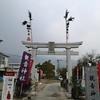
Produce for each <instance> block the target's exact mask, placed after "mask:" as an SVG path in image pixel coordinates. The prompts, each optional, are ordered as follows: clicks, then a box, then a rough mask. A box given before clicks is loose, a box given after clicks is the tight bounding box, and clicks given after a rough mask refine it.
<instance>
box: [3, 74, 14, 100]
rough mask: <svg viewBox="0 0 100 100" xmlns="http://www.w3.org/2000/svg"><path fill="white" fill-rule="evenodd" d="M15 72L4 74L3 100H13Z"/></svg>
mask: <svg viewBox="0 0 100 100" xmlns="http://www.w3.org/2000/svg"><path fill="white" fill-rule="evenodd" d="M14 75H15V73H14V72H4V77H3V78H4V81H3V89H2V98H1V100H13V87H14V78H15V77H14Z"/></svg>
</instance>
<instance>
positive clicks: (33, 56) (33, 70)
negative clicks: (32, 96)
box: [31, 48, 37, 81]
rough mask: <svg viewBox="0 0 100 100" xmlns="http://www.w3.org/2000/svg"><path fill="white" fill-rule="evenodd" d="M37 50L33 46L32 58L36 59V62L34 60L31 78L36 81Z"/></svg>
mask: <svg viewBox="0 0 100 100" xmlns="http://www.w3.org/2000/svg"><path fill="white" fill-rule="evenodd" d="M36 51H37V48H33V49H32V59H33V60H34V62H33V66H32V69H31V78H32V80H33V81H35V71H36V70H35V62H36Z"/></svg>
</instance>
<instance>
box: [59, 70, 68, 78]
mask: <svg viewBox="0 0 100 100" xmlns="http://www.w3.org/2000/svg"><path fill="white" fill-rule="evenodd" d="M66 72H67V69H66V68H62V69H61V71H60V75H61V76H62V78H63V79H66Z"/></svg>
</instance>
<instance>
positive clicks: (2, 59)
mask: <svg viewBox="0 0 100 100" xmlns="http://www.w3.org/2000/svg"><path fill="white" fill-rule="evenodd" d="M4 67H8V57H7V56H5V55H3V54H0V68H4Z"/></svg>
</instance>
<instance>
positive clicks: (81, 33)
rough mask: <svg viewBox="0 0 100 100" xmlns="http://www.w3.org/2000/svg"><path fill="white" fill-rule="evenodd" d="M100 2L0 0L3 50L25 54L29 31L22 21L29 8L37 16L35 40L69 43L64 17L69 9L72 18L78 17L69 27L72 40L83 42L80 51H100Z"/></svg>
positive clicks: (26, 18)
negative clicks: (23, 52) (23, 43)
mask: <svg viewBox="0 0 100 100" xmlns="http://www.w3.org/2000/svg"><path fill="white" fill-rule="evenodd" d="M99 4H100V1H99V0H95V1H91V0H88V1H84V0H81V1H80V0H77V1H73V0H9V1H8V0H0V22H1V23H0V27H1V28H0V38H1V39H3V41H4V42H3V43H0V51H1V52H7V53H13V54H18V55H21V54H22V51H23V50H25V47H24V46H23V45H22V43H21V41H25V40H26V37H27V33H26V27H25V26H22V21H24V20H28V10H30V11H31V13H32V18H33V20H32V32H33V41H34V42H49V41H55V42H66V26H65V20H64V18H63V16H64V14H65V10H66V8H67V9H68V10H69V17H70V16H74V17H75V20H74V21H73V22H71V23H70V27H69V42H78V41H83V45H81V46H80V47H79V49H75V50H78V51H79V52H80V55H79V56H81V55H82V54H84V53H86V52H90V51H91V50H92V49H96V50H97V52H98V53H99V51H100V46H99V43H100V39H99V32H100V28H99V23H100V6H99ZM79 56H77V57H76V58H78V57H79ZM73 58H74V57H73ZM76 58H75V59H76Z"/></svg>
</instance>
